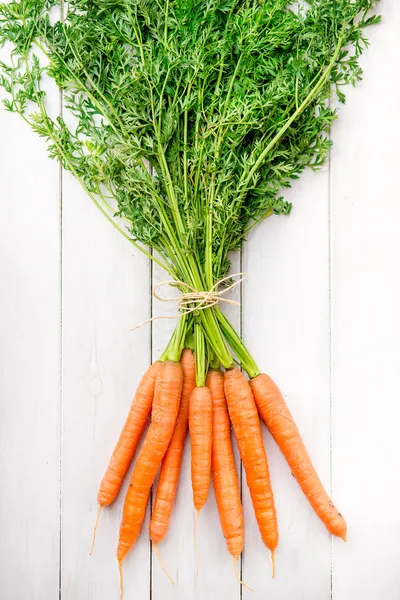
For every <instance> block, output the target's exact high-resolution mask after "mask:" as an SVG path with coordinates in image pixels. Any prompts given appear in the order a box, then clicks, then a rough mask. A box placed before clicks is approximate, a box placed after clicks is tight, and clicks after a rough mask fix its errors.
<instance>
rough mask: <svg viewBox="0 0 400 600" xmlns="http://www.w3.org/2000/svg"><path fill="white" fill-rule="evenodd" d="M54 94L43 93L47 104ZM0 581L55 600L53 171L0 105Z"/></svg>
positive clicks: (10, 594)
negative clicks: (46, 94)
mask: <svg viewBox="0 0 400 600" xmlns="http://www.w3.org/2000/svg"><path fill="white" fill-rule="evenodd" d="M57 97H58V95H57V93H56V95H55V96H54V95H52V96H50V98H51V101H52V102H53V103H54V106H55V107H57ZM0 132H1V133H0V173H1V192H0V194H1V203H0V273H1V284H0V398H1V401H0V472H1V494H0V529H1V534H0V537H1V542H0V582H1V584H0V587H1V590H2V591H1V594H0V595H2V596H3V597H4V598H7V600H23V599H25V598H30V599H32V600H45V599H47V598H49V599H50V598H51V599H55V598H57V597H58V572H59V560H58V555H59V551H58V548H59V521H60V517H59V396H60V388H59V370H60V258H59V242H60V239H59V230H60V194H59V168H58V166H57V164H55V163H52V162H50V161H49V159H48V158H47V156H46V150H45V144H44V143H43V140H40V139H39V138H37V137H36V136H34V134H33V133H32V132H31V131H29V130H28V129H27V127H26V125H25V123H24V122H23V121H22V119H19V118H18V117H17V116H16V115H13V114H11V113H6V112H5V111H4V110H3V108H2V107H1V110H0Z"/></svg>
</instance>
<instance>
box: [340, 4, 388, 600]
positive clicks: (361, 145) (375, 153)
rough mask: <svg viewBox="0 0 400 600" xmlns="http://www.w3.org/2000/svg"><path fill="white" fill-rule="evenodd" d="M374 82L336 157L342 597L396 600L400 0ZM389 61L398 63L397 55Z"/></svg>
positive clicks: (354, 96) (361, 90)
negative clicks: (344, 530)
mask: <svg viewBox="0 0 400 600" xmlns="http://www.w3.org/2000/svg"><path fill="white" fill-rule="evenodd" d="M379 11H380V12H381V13H382V18H383V21H382V24H381V25H379V26H378V27H376V28H372V29H370V30H369V31H368V36H369V38H370V41H371V49H370V50H369V51H368V52H367V53H366V55H365V56H364V57H363V59H362V65H363V68H364V72H365V75H364V81H363V82H362V83H361V84H360V85H359V86H357V87H356V89H355V90H350V91H349V93H348V101H347V104H346V106H345V107H344V108H342V109H341V111H340V113H341V114H340V120H339V122H338V124H337V126H336V127H335V129H334V132H333V137H334V149H333V155H332V182H333V183H332V232H333V243H332V293H333V297H332V300H333V303H332V319H333V355H332V358H333V363H332V366H333V370H332V377H333V396H332V408H333V419H332V463H333V494H334V499H335V500H336V501H337V503H338V505H339V506H340V507H341V510H342V511H343V513H344V515H345V516H346V519H347V522H348V541H347V543H346V544H343V543H340V541H336V540H335V543H334V556H333V598H334V599H335V600H353V599H354V598H355V597H360V598H363V599H364V600H375V599H376V598H385V599H386V600H398V598H399V597H400V596H399V590H400V571H399V569H398V561H397V556H398V541H399V535H398V534H399V530H400V517H399V510H398V507H399V503H400V482H399V479H398V477H397V473H398V472H399V469H400V452H399V447H398V437H399V436H398V420H399V416H400V408H399V402H398V389H399V362H400V350H399V345H398V340H399V337H400V316H399V308H398V307H399V304H400V282H399V269H398V257H399V254H400V236H399V222H400V204H399V194H398V171H399V167H398V165H399V159H400V152H399V146H398V137H399V134H400V124H399V120H398V117H397V115H398V107H399V100H398V97H399V78H398V77H397V76H395V71H396V69H395V68H394V60H392V59H391V58H390V57H395V56H396V55H397V53H398V31H399V28H400V5H399V4H398V3H397V2H382V3H381V4H380V5H379ZM388 59H389V60H388Z"/></svg>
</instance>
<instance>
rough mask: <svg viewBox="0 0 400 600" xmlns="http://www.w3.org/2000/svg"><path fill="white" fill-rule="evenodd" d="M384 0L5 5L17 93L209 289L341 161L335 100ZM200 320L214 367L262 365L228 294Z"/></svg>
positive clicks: (46, 129) (112, 203)
mask: <svg viewBox="0 0 400 600" xmlns="http://www.w3.org/2000/svg"><path fill="white" fill-rule="evenodd" d="M373 5H374V1H373V0H355V1H349V0H313V1H311V0H310V1H309V2H308V3H304V2H302V3H300V2H287V1H286V0H265V1H262V2H260V1H259V0H167V2H163V3H160V2H159V0H118V1H114V0H113V1H111V0H93V1H83V0H72V1H71V2H69V3H68V4H65V5H63V4H61V3H60V2H57V1H56V0H26V1H14V2H10V3H6V4H1V5H0V25H1V29H0V42H1V43H2V44H6V45H7V48H10V60H9V61H8V62H7V63H4V62H3V63H1V79H0V83H1V85H2V87H3V88H4V90H5V92H6V93H7V97H6V98H5V99H4V104H5V107H6V109H7V110H10V111H12V112H15V113H19V114H20V115H21V116H22V117H23V118H24V119H25V120H26V121H27V123H28V124H30V125H31V127H32V128H33V130H34V131H35V132H36V133H37V134H39V135H40V136H42V137H44V138H45V139H46V140H47V142H48V149H49V155H50V157H51V158H55V159H57V160H59V161H60V162H61V164H62V166H63V167H64V168H65V169H67V170H69V171H71V173H72V174H73V175H74V176H75V177H76V178H77V179H78V180H79V182H80V183H81V185H82V186H83V187H84V188H85V190H86V191H87V192H88V194H89V196H90V197H91V199H92V200H93V202H95V204H96V205H97V206H98V208H99V209H100V210H101V211H102V212H103V214H104V215H105V216H106V217H107V219H109V220H110V221H111V222H112V223H113V225H114V226H115V227H117V228H118V229H119V231H120V232H121V233H122V234H123V235H124V236H125V237H126V238H127V239H128V240H129V241H130V242H131V243H132V244H133V245H135V246H136V247H139V248H140V249H141V250H142V251H143V252H144V253H145V254H146V255H147V256H149V257H150V258H152V259H153V260H155V261H156V262H158V263H159V264H160V265H161V266H162V267H163V268H164V269H165V270H166V271H167V272H168V274H169V275H170V276H171V277H172V278H173V279H175V280H177V281H180V282H184V283H187V284H189V285H190V286H192V287H194V288H195V289H196V290H199V291H205V290H209V289H211V288H212V287H213V286H214V285H215V284H216V283H217V282H218V281H219V280H220V279H221V278H223V277H225V276H226V275H227V274H228V273H229V269H230V262H229V253H230V252H231V251H233V250H237V249H239V248H241V246H242V244H243V242H244V240H245V238H246V234H247V233H248V231H249V230H250V229H251V228H252V227H254V226H255V225H256V224H258V223H259V222H260V221H262V220H263V219H265V218H266V217H269V216H270V215H273V214H275V215H281V214H283V215H285V214H288V213H289V212H290V209H291V205H290V203H289V202H287V201H286V200H285V199H284V197H283V196H282V190H283V189H284V188H287V187H289V186H290V185H291V183H292V181H293V180H294V179H297V178H298V177H299V176H300V174H301V173H302V171H303V170H304V169H305V168H306V167H310V168H312V169H318V168H319V167H320V166H321V165H322V164H323V163H324V161H325V160H326V158H327V156H328V154H329V150H330V147H331V141H330V139H329V128H330V127H331V125H332V123H333V121H334V120H335V119H336V117H337V110H336V109H335V108H333V107H332V106H331V104H330V98H331V97H332V95H336V96H337V98H338V99H339V101H340V102H344V100H345V97H344V94H343V88H344V86H345V85H347V84H353V85H354V84H355V83H356V82H357V81H358V80H359V79H360V78H361V73H362V71H361V68H360V66H359V62H358V58H359V56H360V54H361V52H362V50H363V49H364V48H365V47H366V46H367V40H366V38H365V36H364V29H365V27H366V26H368V25H372V24H374V23H377V22H378V20H379V18H378V17H376V16H373V15H371V14H370V10H371V8H373ZM45 77H50V78H52V79H53V80H54V81H55V83H56V84H57V86H58V87H59V88H60V89H61V90H62V92H63V100H64V108H63V115H62V116H58V117H56V118H54V117H53V116H52V115H50V113H49V108H48V103H47V98H46V93H45V91H44V86H43V82H44V78H45ZM150 248H151V249H153V250H154V251H155V252H154V253H153V252H151V251H150V250H149V249H150ZM178 287H179V285H178ZM180 289H181V291H182V292H184V291H185V290H183V289H182V287H180ZM194 307H195V305H194ZM191 322H192V326H191V327H190V328H189V329H190V331H188V335H189V334H190V335H192V336H193V326H194V323H198V324H199V326H201V329H202V332H203V334H204V336H205V343H204V344H203V345H204V348H205V350H202V352H205V356H204V357H203V358H202V363H201V364H203V363H204V368H205V369H206V367H207V364H208V361H209V360H214V362H215V361H216V362H217V363H220V364H222V366H224V367H225V368H229V367H231V366H232V364H233V359H232V355H231V350H232V351H234V353H235V354H236V357H237V359H238V360H239V361H240V362H241V363H242V365H243V367H244V368H245V369H246V370H247V371H248V373H249V375H250V376H252V377H253V376H255V375H257V374H258V372H259V370H258V368H257V366H256V365H255V363H254V361H253V360H252V358H251V356H250V354H249V353H248V351H247V350H246V349H245V348H244V346H243V343H242V342H241V340H240V339H239V337H238V336H237V334H236V332H235V330H234V329H233V328H232V326H231V325H230V324H229V323H228V321H227V320H226V318H225V317H223V316H222V314H221V312H220V310H219V309H218V307H216V306H213V307H210V308H207V309H206V310H198V311H195V313H194V318H193V319H192V320H191ZM195 337H196V339H202V338H201V336H199V335H197V336H195ZM183 344H184V341H183ZM175 354H176V348H175ZM205 358H207V360H205ZM204 377H205V373H203V375H202V379H204Z"/></svg>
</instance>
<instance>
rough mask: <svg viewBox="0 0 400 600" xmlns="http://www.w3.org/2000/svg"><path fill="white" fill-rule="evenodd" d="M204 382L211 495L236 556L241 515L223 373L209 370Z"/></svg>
mask: <svg viewBox="0 0 400 600" xmlns="http://www.w3.org/2000/svg"><path fill="white" fill-rule="evenodd" d="M206 386H207V387H208V388H209V390H210V392H211V396H212V406H213V423H212V461H211V472H212V478H213V483H214V491H215V497H216V500H217V506H218V511H219V518H220V521H221V527H222V532H223V534H224V537H225V540H226V544H227V546H228V550H229V553H230V554H231V555H232V556H233V557H234V558H235V559H237V558H239V556H240V554H241V552H242V550H243V545H244V519H243V509H242V503H241V500H240V489H239V481H238V477H237V474H236V468H235V459H234V456H233V449H232V441H231V422H230V419H229V414H228V407H227V404H226V399H225V392H224V376H223V374H222V372H221V371H220V370H219V369H218V370H210V371H209V372H208V375H207V380H206Z"/></svg>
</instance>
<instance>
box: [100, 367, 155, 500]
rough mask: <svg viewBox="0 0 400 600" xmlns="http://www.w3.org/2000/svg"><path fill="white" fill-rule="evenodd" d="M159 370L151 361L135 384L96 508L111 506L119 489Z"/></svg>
mask: <svg viewBox="0 0 400 600" xmlns="http://www.w3.org/2000/svg"><path fill="white" fill-rule="evenodd" d="M160 367H161V362H160V361H157V362H155V363H154V364H153V365H152V366H151V367H150V368H149V369H148V370H147V371H146V373H145V374H144V375H143V377H142V379H141V381H140V383H139V385H138V388H137V390H136V394H135V396H134V398H133V401H132V404H131V407H130V410H129V414H128V416H127V419H126V421H125V425H124V427H123V429H122V431H121V435H120V436H119V440H118V442H117V445H116V446H115V448H114V452H113V453H112V456H111V459H110V462H109V464H108V467H107V471H106V472H105V474H104V477H103V479H102V480H101V483H100V487H99V491H98V493H97V499H98V502H99V505H100V506H108V505H109V504H111V503H112V502H113V501H114V500H115V498H116V496H117V494H118V492H119V490H120V488H121V485H122V482H123V480H124V477H125V474H126V472H127V470H128V468H129V465H130V464H131V461H132V458H133V455H134V454H135V451H136V448H137V446H138V443H139V441H140V438H141V436H142V433H143V430H144V428H145V427H146V424H147V422H148V420H149V418H150V413H151V406H152V403H153V396H154V387H155V383H156V379H157V375H158V372H159V370H160Z"/></svg>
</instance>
